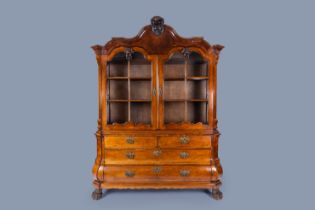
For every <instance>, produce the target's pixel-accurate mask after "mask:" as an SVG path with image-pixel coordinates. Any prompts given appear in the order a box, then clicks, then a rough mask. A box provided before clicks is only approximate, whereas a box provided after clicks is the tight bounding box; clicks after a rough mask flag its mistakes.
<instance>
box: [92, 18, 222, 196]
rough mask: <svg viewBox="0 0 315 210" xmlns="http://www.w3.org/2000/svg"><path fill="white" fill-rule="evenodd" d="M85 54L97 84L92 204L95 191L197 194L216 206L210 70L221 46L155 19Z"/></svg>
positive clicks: (217, 162) (213, 73)
mask: <svg viewBox="0 0 315 210" xmlns="http://www.w3.org/2000/svg"><path fill="white" fill-rule="evenodd" d="M92 48H93V49H94V51H95V53H96V60H97V63H98V83H99V90H98V91H99V119H98V130H97V132H96V138H97V156H96V159H95V163H94V166H93V176H94V181H93V184H94V187H95V191H94V192H93V194H92V197H93V198H94V199H100V198H101V196H102V189H147V188H149V189H164V188H167V189H195V188H197V189H209V190H211V191H212V193H211V195H212V197H214V198H215V199H221V198H222V193H221V192H220V190H219V187H220V185H221V181H220V177H221V175H222V167H221V164H220V160H219V157H218V140H219V135H220V134H219V132H218V129H217V118H216V92H217V89H216V85H217V84H216V83H217V78H216V71H217V69H216V66H217V62H218V59H219V53H220V51H221V49H223V46H221V45H210V44H209V43H207V42H206V41H205V40H204V39H203V38H201V37H195V38H183V37H181V36H179V35H178V34H177V33H176V32H175V30H174V29H173V28H172V27H170V26H168V25H165V24H164V20H163V18H161V17H158V16H155V17H153V18H152V19H151V25H147V26H145V27H144V28H143V29H142V30H141V31H140V32H139V34H138V35H137V36H135V37H133V38H112V40H110V41H109V42H108V43H106V44H105V45H104V46H101V45H96V46H93V47H92Z"/></svg>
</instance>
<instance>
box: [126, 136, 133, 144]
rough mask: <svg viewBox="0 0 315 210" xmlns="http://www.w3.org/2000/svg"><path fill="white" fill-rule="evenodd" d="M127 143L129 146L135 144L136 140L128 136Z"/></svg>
mask: <svg viewBox="0 0 315 210" xmlns="http://www.w3.org/2000/svg"><path fill="white" fill-rule="evenodd" d="M126 142H127V143H128V144H134V143H135V138H134V137H132V136H128V137H127V139H126Z"/></svg>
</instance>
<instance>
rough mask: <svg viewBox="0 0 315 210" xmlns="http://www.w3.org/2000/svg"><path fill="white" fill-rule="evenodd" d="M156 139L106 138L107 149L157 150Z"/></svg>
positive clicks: (132, 137)
mask: <svg viewBox="0 0 315 210" xmlns="http://www.w3.org/2000/svg"><path fill="white" fill-rule="evenodd" d="M156 144H157V142H156V138H155V137H152V136H105V148H108V149H119V148H121V149H124V148H126V149H129V148H155V147H156Z"/></svg>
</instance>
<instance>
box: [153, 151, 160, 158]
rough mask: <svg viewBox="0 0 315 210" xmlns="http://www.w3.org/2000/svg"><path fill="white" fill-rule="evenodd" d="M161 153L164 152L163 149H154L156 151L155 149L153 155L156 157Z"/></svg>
mask: <svg viewBox="0 0 315 210" xmlns="http://www.w3.org/2000/svg"><path fill="white" fill-rule="evenodd" d="M161 154H162V151H161V150H154V151H153V155H154V156H155V157H159V156H160V155H161Z"/></svg>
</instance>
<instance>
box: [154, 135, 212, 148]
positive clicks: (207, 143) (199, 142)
mask: <svg viewBox="0 0 315 210" xmlns="http://www.w3.org/2000/svg"><path fill="white" fill-rule="evenodd" d="M158 143H159V146H160V147H161V148H210V147H211V137H210V136H189V135H178V136H161V137H159V138H158Z"/></svg>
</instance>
